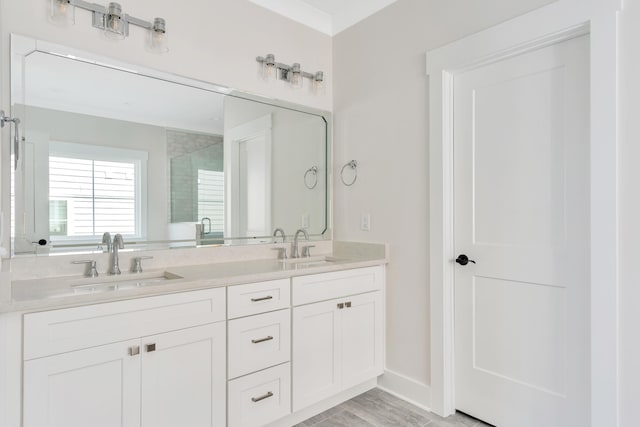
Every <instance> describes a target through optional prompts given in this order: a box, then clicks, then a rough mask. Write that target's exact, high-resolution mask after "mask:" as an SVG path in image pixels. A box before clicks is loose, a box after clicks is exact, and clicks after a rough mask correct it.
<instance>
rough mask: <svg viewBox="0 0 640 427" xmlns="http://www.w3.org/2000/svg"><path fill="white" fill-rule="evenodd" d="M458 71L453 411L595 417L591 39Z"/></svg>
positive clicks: (547, 422) (504, 419)
mask: <svg viewBox="0 0 640 427" xmlns="http://www.w3.org/2000/svg"><path fill="white" fill-rule="evenodd" d="M454 79H455V80H454V165H455V167H454V171H455V175H454V194H455V199H454V206H455V208H454V210H455V221H454V233H455V250H456V257H458V258H457V264H455V266H456V267H455V268H456V270H455V343H454V344H455V355H456V356H455V378H456V384H455V402H456V408H457V409H458V410H460V411H463V412H466V413H468V414H470V415H473V416H475V417H477V418H480V419H482V420H485V421H486V422H488V423H491V424H494V425H497V426H499V427H529V426H531V427H533V426H545V427H553V426H557V427H578V426H580V427H582V426H588V425H589V410H588V406H589V394H590V390H589V383H590V381H589V331H590V328H589V277H590V275H589V273H590V265H589V257H590V255H589V254H590V251H589V221H590V218H589V38H588V36H582V37H578V38H574V39H571V40H568V41H565V42H562V43H557V44H554V45H551V46H548V47H545V48H541V49H538V50H535V51H531V52H528V53H524V54H521V55H517V56H513V57H509V58H507V59H503V60H500V61H498V62H494V63H491V64H488V65H484V66H481V67H478V68H475V69H473V70H470V71H466V72H463V73H459V74H457V75H456V76H455V78H454ZM465 257H468V259H469V260H470V261H467V259H466V258H465Z"/></svg>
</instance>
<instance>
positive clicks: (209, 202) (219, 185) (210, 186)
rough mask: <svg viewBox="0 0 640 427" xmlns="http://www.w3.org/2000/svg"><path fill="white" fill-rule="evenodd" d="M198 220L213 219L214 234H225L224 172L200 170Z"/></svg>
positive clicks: (212, 228) (212, 229) (212, 230)
mask: <svg viewBox="0 0 640 427" xmlns="http://www.w3.org/2000/svg"><path fill="white" fill-rule="evenodd" d="M198 218H209V219H211V232H212V233H220V234H221V235H222V233H223V232H224V172H222V171H210V170H204V169H198ZM206 231H208V230H206Z"/></svg>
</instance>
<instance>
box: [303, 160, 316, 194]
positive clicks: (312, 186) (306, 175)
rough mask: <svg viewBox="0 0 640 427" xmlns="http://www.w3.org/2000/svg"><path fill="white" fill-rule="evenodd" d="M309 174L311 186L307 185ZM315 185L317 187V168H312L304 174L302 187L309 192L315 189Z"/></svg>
mask: <svg viewBox="0 0 640 427" xmlns="http://www.w3.org/2000/svg"><path fill="white" fill-rule="evenodd" d="M309 174H311V176H312V177H313V184H309V179H308V176H309ZM316 185H318V167H317V166H312V167H310V168H309V169H307V171H306V172H305V173H304V186H305V187H307V188H308V189H309V190H313V189H314V188H316Z"/></svg>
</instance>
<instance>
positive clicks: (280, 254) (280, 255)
mask: <svg viewBox="0 0 640 427" xmlns="http://www.w3.org/2000/svg"><path fill="white" fill-rule="evenodd" d="M271 250H274V251H280V252H278V259H281V260H285V259H287V248H271Z"/></svg>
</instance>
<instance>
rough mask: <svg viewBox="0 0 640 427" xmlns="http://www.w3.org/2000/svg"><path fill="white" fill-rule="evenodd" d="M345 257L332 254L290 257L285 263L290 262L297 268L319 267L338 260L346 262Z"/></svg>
mask: <svg viewBox="0 0 640 427" xmlns="http://www.w3.org/2000/svg"><path fill="white" fill-rule="evenodd" d="M344 261H346V260H345V259H342V258H335V257H331V256H319V257H305V258H289V259H286V260H284V263H285V264H289V265H291V266H292V267H295V268H306V267H319V266H322V265H330V264H335V263H338V262H344Z"/></svg>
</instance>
